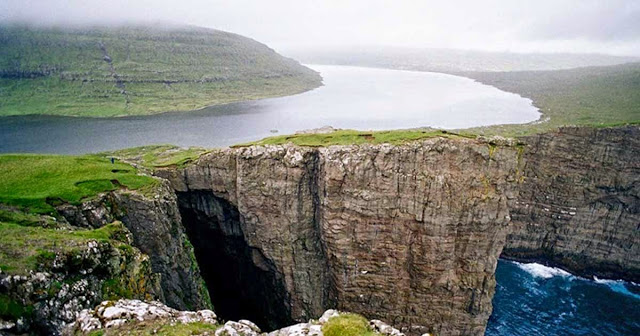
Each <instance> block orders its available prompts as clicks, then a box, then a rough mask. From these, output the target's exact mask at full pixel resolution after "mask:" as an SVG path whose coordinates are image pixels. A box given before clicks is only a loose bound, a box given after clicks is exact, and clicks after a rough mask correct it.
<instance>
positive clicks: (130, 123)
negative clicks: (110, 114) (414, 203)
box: [0, 65, 540, 154]
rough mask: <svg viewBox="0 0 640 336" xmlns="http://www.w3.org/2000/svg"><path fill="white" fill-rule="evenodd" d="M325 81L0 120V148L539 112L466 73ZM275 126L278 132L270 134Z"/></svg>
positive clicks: (106, 146)
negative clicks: (130, 108)
mask: <svg viewBox="0 0 640 336" xmlns="http://www.w3.org/2000/svg"><path fill="white" fill-rule="evenodd" d="M310 67H311V68H313V69H315V70H317V71H319V72H320V73H321V75H322V76H323V78H324V84H325V85H324V86H322V87H320V88H317V89H315V90H312V91H309V92H305V93H302V94H299V95H295V96H288V97H282V98H270V99H263V100H257V101H251V102H241V103H232V104H226V105H218V106H211V107H207V108H205V109H202V110H198V111H191V112H188V113H187V112H172V113H164V114H159V115H154V116H143V117H124V118H108V119H93V118H74V117H53V116H19V117H3V118H0V152H5V153H6V152H39V153H62V154H80V153H88V152H99V151H105V150H113V149H120V148H127V147H135V146H142V145H149V144H175V145H179V146H203V147H221V146H228V145H232V144H237V143H242V142H248V141H254V140H259V139H262V138H264V137H268V136H272V135H275V134H290V133H294V132H296V131H299V130H304V129H311V128H318V127H322V126H326V125H330V126H333V127H336V128H350V129H358V130H383V129H398V128H415V127H425V126H431V127H438V128H446V129H452V128H466V127H473V126H481V125H492V124H505V123H525V122H529V121H533V120H536V119H538V118H539V115H540V114H539V112H538V110H537V108H535V107H534V106H533V105H532V104H531V100H529V99H526V98H522V97H520V96H518V95H516V94H512V93H508V92H504V91H500V90H498V89H496V88H494V87H492V86H488V85H483V84H480V83H478V82H475V81H473V80H471V79H468V78H463V77H457V76H451V75H445V74H438V73H429V72H415V71H400V70H386V69H373V68H360V67H349V66H324V65H322V66H320V65H312V66H310ZM272 130H277V131H278V133H275V134H274V133H272V132H271V131H272Z"/></svg>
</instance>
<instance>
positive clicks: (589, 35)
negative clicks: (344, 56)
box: [0, 0, 640, 55]
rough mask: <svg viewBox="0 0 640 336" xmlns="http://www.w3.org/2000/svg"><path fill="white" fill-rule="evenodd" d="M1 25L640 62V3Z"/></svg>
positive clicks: (328, 9)
mask: <svg viewBox="0 0 640 336" xmlns="http://www.w3.org/2000/svg"><path fill="white" fill-rule="evenodd" d="M0 21H2V22H29V23H32V24H40V25H63V24H66V25H85V24H124V23H132V22H134V23H138V22H141V23H144V22H153V21H163V22H173V23H185V24H193V25H199V26H205V27H211V28H217V29H223V30H227V31H231V32H235V33H239V34H242V35H246V36H249V37H252V38H255V39H257V40H259V41H261V42H265V43H267V44H268V45H270V46H272V47H275V48H276V49H279V48H284V49H295V48H298V49H304V48H319V47H323V46H326V47H340V46H354V45H361V46H402V47H416V48H425V47H440V48H459V49H480V50H492V51H516V52H518V51H523V52H528V51H537V52H600V53H614V54H627V55H640V3H639V2H638V1H637V0H627V1H623V0H602V1H596V0H536V1H531V0H522V1H520V0H519V1H512V0H487V1H471V0H469V1H383V0H350V1H337V0H323V1H314V0H270V1H262V0H233V1H232V0H226V1H217V0H213V1H209V0H182V1H178V2H176V1H173V0H153V1H149V0H139V1H129V0H110V1H98V0H3V1H2V2H0Z"/></svg>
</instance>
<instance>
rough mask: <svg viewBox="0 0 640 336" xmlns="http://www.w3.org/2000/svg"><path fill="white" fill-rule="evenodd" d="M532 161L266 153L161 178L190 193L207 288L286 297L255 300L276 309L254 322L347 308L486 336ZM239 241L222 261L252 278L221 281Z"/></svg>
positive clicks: (236, 155) (491, 150) (208, 160)
mask: <svg viewBox="0 0 640 336" xmlns="http://www.w3.org/2000/svg"><path fill="white" fill-rule="evenodd" d="M519 153H520V151H519V150H518V148H516V147H508V146H493V145H489V144H487V143H482V142H478V141H475V140H460V139H456V140H452V139H444V138H433V139H429V140H425V141H421V142H416V143H412V144H407V145H403V146H392V145H363V146H335V147H327V148H317V149H313V148H301V147H294V146H266V147H249V148H239V149H224V150H219V151H214V152H212V153H210V154H207V155H205V156H203V157H201V158H200V159H199V161H198V162H197V163H196V164H195V165H193V166H189V167H187V168H185V169H183V170H173V171H172V170H166V171H161V172H158V174H159V175H161V176H163V177H166V178H168V179H169V180H170V181H171V183H172V185H173V187H174V188H175V189H176V190H177V192H178V198H179V203H180V207H181V211H182V213H183V219H184V221H185V226H186V227H187V231H188V232H189V233H190V238H191V239H192V241H194V245H195V248H196V255H197V256H198V260H199V263H200V267H201V268H202V269H203V272H204V273H205V274H208V275H205V278H207V277H209V278H218V279H220V278H230V279H233V281H236V282H235V283H234V285H235V286H228V285H227V286H224V285H222V286H221V287H219V288H218V289H220V288H222V289H225V288H226V289H227V290H233V288H242V287H247V286H252V285H257V286H259V287H260V286H265V288H266V287H269V286H271V287H270V288H269V289H268V290H270V291H273V292H276V293H273V294H267V295H262V296H257V297H256V296H254V297H252V299H253V300H254V301H260V300H263V301H261V302H258V303H255V304H254V305H253V306H252V307H251V309H249V311H251V310H252V311H253V312H254V314H255V315H260V314H263V313H265V310H264V309H265V308H264V307H267V306H268V307H272V308H271V309H275V311H277V312H278V313H285V314H288V318H290V319H292V320H295V321H301V320H306V319H309V318H311V317H313V316H318V315H319V314H321V313H322V311H323V310H324V309H325V308H329V307H337V308H339V309H344V310H349V311H354V312H358V313H362V314H364V315H366V316H368V317H370V318H379V319H382V320H385V321H387V322H389V323H392V324H394V325H396V326H400V327H402V328H403V329H404V330H406V331H407V332H408V333H409V334H420V333H423V332H427V331H431V332H436V333H438V334H447V335H481V334H483V332H484V328H485V324H486V321H487V319H488V318H489V315H490V313H491V298H492V296H493V292H494V287H495V278H494V271H495V267H496V263H497V258H498V256H499V255H500V253H501V250H502V246H503V245H504V241H505V237H506V234H507V232H508V223H509V220H510V218H509V211H508V207H507V203H508V202H507V201H508V199H515V197H516V187H517V183H518V180H519V176H518V172H519V170H518V162H519V160H518V155H519ZM207 232H208V233H209V235H207V234H206V233H207ZM207 237H211V238H210V240H209V241H207V239H208V238H207ZM198 240H200V241H201V242H200V243H197V241H198ZM228 240H234V241H236V243H234V244H236V245H234V246H235V248H233V249H229V248H227V247H224V246H222V247H219V248H218V251H217V252H216V254H214V255H216V256H223V257H224V256H226V257H227V258H235V257H236V256H234V255H232V253H241V254H242V259H241V260H244V261H248V262H250V263H251V265H252V266H251V268H252V269H250V270H246V269H245V270H236V271H235V272H236V273H237V274H239V275H235V276H233V275H229V274H228V272H226V271H225V270H224V269H217V270H216V269H215V263H216V262H217V260H219V259H218V258H216V259H212V258H211V254H210V253H211V250H210V246H211V245H216V244H222V245H224V244H226V243H225V241H228ZM207 246H209V250H207ZM240 247H241V248H240ZM230 250H233V252H231V251H230ZM238 251H242V252H238ZM209 268H210V269H209ZM207 269H208V271H207ZM220 281H222V282H223V281H224V280H219V281H218V282H220ZM212 283H215V281H208V284H209V285H210V286H211V284H212ZM267 285H269V286H267ZM215 286H216V287H217V286H219V285H215ZM210 289H211V292H212V296H213V297H212V299H213V302H214V306H215V307H216V313H217V314H218V315H220V316H222V317H223V318H234V319H237V318H245V317H248V318H252V317H253V316H233V312H228V311H227V309H226V307H227V306H228V305H229V303H228V302H225V300H224V299H222V300H220V301H218V299H219V298H217V297H216V295H220V294H218V293H220V292H219V291H217V288H215V287H214V288H211V287H210ZM233 294H234V295H245V296H247V295H249V294H250V293H244V294H243V293H233ZM222 295H225V294H222ZM273 307H275V308H273ZM240 308H242V307H240ZM232 310H233V309H232ZM227 313H229V316H227V317H225V316H224V315H225V314H227ZM284 322H287V321H276V322H275V324H282V323H284ZM278 326H282V325H267V327H271V328H273V327H278Z"/></svg>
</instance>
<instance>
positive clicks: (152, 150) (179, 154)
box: [100, 145, 208, 168]
mask: <svg viewBox="0 0 640 336" xmlns="http://www.w3.org/2000/svg"><path fill="white" fill-rule="evenodd" d="M207 151H208V150H207V149H204V148H200V147H188V148H183V147H178V146H173V145H152V146H142V147H134V148H127V149H121V150H117V151H112V152H104V153H100V154H101V155H105V156H107V157H117V158H119V159H121V160H126V161H127V162H134V163H136V164H138V165H140V166H143V167H147V168H160V167H183V166H184V165H186V164H188V163H190V162H193V161H195V160H196V159H198V157H200V155H202V154H204V153H206V152H207Z"/></svg>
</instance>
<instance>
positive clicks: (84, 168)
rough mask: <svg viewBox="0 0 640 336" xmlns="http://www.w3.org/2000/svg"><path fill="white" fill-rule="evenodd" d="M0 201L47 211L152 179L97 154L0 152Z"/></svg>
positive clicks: (140, 184) (39, 211) (31, 210)
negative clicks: (0, 173) (67, 154)
mask: <svg viewBox="0 0 640 336" xmlns="http://www.w3.org/2000/svg"><path fill="white" fill-rule="evenodd" d="M0 171H2V172H3V178H2V179H1V180H0V203H3V204H6V205H10V206H17V207H21V208H25V209H28V210H29V211H30V212H34V213H50V212H52V211H53V210H54V206H55V205H57V204H61V203H65V202H67V203H71V204H79V202H81V201H82V200H85V199H87V198H90V197H92V196H95V195H97V194H98V193H101V192H105V191H110V190H115V189H118V188H128V189H131V190H134V189H141V188H144V187H146V186H150V185H152V184H154V183H155V179H153V178H152V177H149V176H144V175H138V172H137V170H136V169H135V168H134V167H132V166H130V165H128V164H125V163H122V162H120V161H115V162H114V163H111V162H110V160H109V159H108V158H106V157H103V156H98V155H83V156H64V155H32V154H6V155H0Z"/></svg>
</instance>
